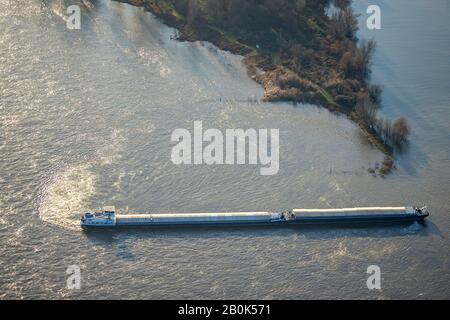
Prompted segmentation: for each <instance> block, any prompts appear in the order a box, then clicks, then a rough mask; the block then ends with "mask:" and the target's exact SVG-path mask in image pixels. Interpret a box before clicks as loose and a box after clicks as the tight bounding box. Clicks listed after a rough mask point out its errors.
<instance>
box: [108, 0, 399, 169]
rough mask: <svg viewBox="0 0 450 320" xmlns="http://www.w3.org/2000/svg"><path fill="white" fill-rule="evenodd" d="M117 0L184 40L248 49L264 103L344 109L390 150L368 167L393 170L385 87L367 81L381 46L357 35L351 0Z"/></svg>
mask: <svg viewBox="0 0 450 320" xmlns="http://www.w3.org/2000/svg"><path fill="white" fill-rule="evenodd" d="M116 1H119V2H125V3H129V4H132V5H135V6H140V7H144V8H145V10H148V11H150V12H151V13H153V14H154V15H155V16H156V17H158V18H160V19H161V20H162V21H163V22H164V23H165V24H167V25H168V26H170V27H174V28H176V29H178V30H179V37H178V39H179V40H181V41H197V40H200V41H209V42H211V43H213V44H214V45H216V46H217V47H218V48H220V49H222V50H227V51H230V52H232V53H234V54H239V55H243V56H244V61H245V63H246V66H247V70H248V74H249V76H250V77H251V78H252V79H254V80H255V81H257V82H258V83H260V84H261V85H262V86H263V88H264V97H263V100H264V101H292V102H300V103H311V104H315V105H320V106H323V107H325V108H327V109H328V110H330V111H332V112H338V113H342V114H345V115H346V116H348V117H349V118H350V119H351V120H352V121H354V122H355V123H357V124H358V126H359V127H360V128H361V130H362V131H363V134H364V135H365V136H366V137H367V139H368V141H369V142H370V143H371V144H372V145H373V146H374V147H376V148H378V149H379V150H380V151H382V152H383V153H384V155H385V160H384V162H383V165H382V166H381V167H380V168H373V169H369V172H370V173H372V174H378V175H382V176H384V175H386V174H388V173H390V172H391V171H392V169H394V168H395V166H394V158H393V151H394V143H391V142H390V141H389V139H388V137H387V135H386V134H383V133H382V132H381V126H377V123H378V122H383V121H379V119H377V117H376V111H377V109H378V108H379V100H380V98H379V96H380V94H381V89H380V87H379V86H373V85H370V84H369V83H368V81H367V79H368V78H369V76H370V59H371V56H372V54H373V52H374V50H375V44H374V43H372V42H370V41H369V42H366V41H359V40H358V39H357V38H356V36H355V34H356V31H357V29H358V27H357V21H356V16H355V15H354V14H353V11H352V10H351V7H350V1H334V2H333V4H334V5H336V6H338V7H334V8H335V10H334V11H335V12H334V13H333V14H328V15H327V14H326V9H327V8H328V6H329V5H330V1H329V0H318V1H311V2H307V1H297V2H291V1H270V0H266V1H263V3H259V2H254V1H246V2H242V1H237V0H236V1H233V0H232V1H220V0H218V1H208V0H190V1H181V0H159V1H155V0H116ZM258 70H262V71H263V72H261V73H259V72H258ZM367 106H370V110H367ZM386 131H387V132H391V131H392V130H391V128H388V130H386Z"/></svg>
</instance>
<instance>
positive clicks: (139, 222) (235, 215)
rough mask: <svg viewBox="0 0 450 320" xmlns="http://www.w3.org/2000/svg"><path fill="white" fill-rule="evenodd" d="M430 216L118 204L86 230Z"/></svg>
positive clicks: (423, 213) (92, 218)
mask: <svg viewBox="0 0 450 320" xmlns="http://www.w3.org/2000/svg"><path fill="white" fill-rule="evenodd" d="M428 216H429V212H428V209H427V207H362V208H342V209H292V210H288V211H283V212H268V211H262V212H221V213H152V214H116V210H115V208H114V207H104V208H103V210H102V211H98V212H94V213H90V212H87V213H85V214H84V215H83V216H82V217H81V222H80V224H81V227H82V228H83V229H91V228H92V229H96V228H97V229H100V228H120V227H140V226H146V227H149V226H154V227H158V226H176V225H291V224H308V223H322V224H323V223H354V222H366V223H369V222H410V221H422V220H424V219H425V218H426V217H428Z"/></svg>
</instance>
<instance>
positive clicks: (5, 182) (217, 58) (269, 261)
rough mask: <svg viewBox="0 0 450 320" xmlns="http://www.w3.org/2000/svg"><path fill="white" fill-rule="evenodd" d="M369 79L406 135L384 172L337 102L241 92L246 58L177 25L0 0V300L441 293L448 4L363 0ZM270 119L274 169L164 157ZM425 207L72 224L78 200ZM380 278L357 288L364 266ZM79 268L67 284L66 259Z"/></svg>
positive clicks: (126, 204)
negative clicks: (70, 13)
mask: <svg viewBox="0 0 450 320" xmlns="http://www.w3.org/2000/svg"><path fill="white" fill-rule="evenodd" d="M374 2H376V3H378V4H379V5H380V6H381V8H382V10H383V11H382V13H383V16H382V18H383V20H382V23H383V25H382V26H383V29H382V30H378V31H368V30H366V29H365V28H364V26H365V17H366V16H367V15H366V14H365V9H366V8H367V6H368V2H367V1H365V0H364V1H358V3H357V4H355V9H356V11H358V12H361V13H363V15H362V16H361V24H362V25H361V26H362V29H361V32H360V35H361V36H364V37H375V38H376V40H377V41H378V45H379V46H378V51H377V53H376V56H375V59H374V66H373V81H374V82H376V83H381V84H383V85H384V88H385V91H384V94H383V104H384V106H385V107H384V109H383V110H382V114H383V115H384V116H386V117H389V118H395V117H398V116H400V115H405V116H406V117H407V118H408V119H409V120H410V122H411V124H412V127H413V134H412V137H411V145H410V147H409V148H408V150H407V151H406V152H405V153H403V154H401V155H397V158H398V162H397V167H398V168H397V170H396V171H395V172H394V173H393V174H392V175H390V176H388V177H386V178H385V179H383V178H379V177H378V178H375V177H373V176H372V175H370V174H369V173H368V172H367V169H368V168H369V167H373V166H375V165H376V164H377V163H380V162H381V161H382V159H383V156H382V154H381V153H380V152H379V151H377V150H376V149H373V148H372V147H370V146H369V145H368V144H367V142H366V140H365V138H364V136H363V135H362V134H361V132H360V131H359V130H358V128H357V127H356V126H355V125H354V124H353V123H351V122H350V121H349V120H347V119H346V118H345V117H342V116H337V115H334V114H331V113H329V112H328V111H326V110H324V109H321V108H318V107H316V106H311V105H297V106H294V105H292V104H289V103H276V104H275V103H254V102H251V101H253V100H254V99H255V98H256V99H259V98H260V97H261V96H262V94H263V91H262V89H261V87H260V86H259V85H258V84H256V83H255V82H253V81H252V80H251V79H249V77H248V76H247V74H246V71H245V68H244V66H243V65H242V62H241V57H238V56H234V55H231V54H229V53H226V52H223V51H220V50H217V49H216V48H215V47H213V46H212V45H209V44H207V43H199V42H198V43H182V42H177V41H174V40H172V38H173V35H174V34H175V31H174V30H173V29H171V28H168V27H166V26H164V25H162V24H161V23H160V22H159V21H158V20H157V19H155V18H154V17H153V16H152V15H151V14H149V13H146V12H144V11H143V10H142V9H140V8H135V7H132V6H129V5H126V4H121V3H116V2H111V1H109V0H97V1H90V2H88V1H84V2H82V3H81V8H82V24H81V30H69V29H67V28H66V22H65V20H64V17H65V10H66V7H67V5H68V4H74V3H78V2H77V1H66V2H64V1H56V0H54V1H40V0H18V1H16V0H14V1H13V0H0V30H1V32H0V270H1V272H0V297H1V298H80V299H82V298H95V299H99V298H201V299H203V298H274V299H278V298H286V299H290V298H295V299H301V298H305V299H311V298H363V299H388V298H450V287H449V285H448V283H450V258H449V256H450V255H449V245H450V240H449V238H450V219H449V216H448V214H449V209H450V200H449V196H448V191H449V190H450V174H449V172H450V156H449V155H450V145H449V137H450V131H449V125H448V123H449V121H450V116H449V113H448V108H449V105H450V81H449V74H450V64H449V63H448V56H449V52H450V37H448V34H449V33H450V24H449V21H450V2H449V1H446V0H436V1H433V3H432V4H430V3H429V1H426V0H414V1H407V0H396V1H371V4H374ZM195 120H202V121H203V127H204V128H218V129H221V130H222V129H223V130H224V129H226V128H255V129H259V128H278V129H280V170H279V173H278V174H277V175H274V176H261V175H260V174H259V169H260V167H259V166H257V165H222V166H220V165H217V166H207V165H193V166H187V165H185V166H176V165H174V164H172V162H171V161H170V153H171V148H172V146H173V145H174V143H172V142H171V141H170V136H171V133H172V131H173V130H174V129H176V128H187V129H189V130H191V131H192V129H193V121H195ZM424 203H425V204H427V205H428V206H429V208H430V211H431V214H432V215H431V217H430V219H429V222H428V224H427V225H426V226H422V225H419V224H410V225H397V226H379V227H370V228H369V227H364V228H363V227H361V228H350V227H330V228H292V229H290V228H284V229H270V228H258V229H245V228H237V229H234V228H233V229H211V230H198V229H197V230H193V229H186V230H160V231H148V230H147V231H145V230H140V231H121V232H94V233H83V232H82V231H81V230H80V229H79V227H78V219H79V215H80V214H81V213H82V212H84V211H86V210H90V209H95V208H98V207H101V206H103V205H115V206H116V208H118V209H119V210H120V211H122V212H126V211H128V210H129V211H130V212H131V211H132V212H146V211H152V212H192V211H194V212H195V211H219V210H220V211H225V210H230V211H244V210H250V211H257V210H279V209H287V208H292V207H312V208H315V207H322V208H327V207H340V206H366V205H383V206H384V205H404V204H417V205H421V204H424ZM373 264H375V265H378V266H379V267H380V268H381V273H382V283H381V285H382V289H381V290H371V291H370V290H368V289H367V287H366V279H367V277H368V275H367V274H366V270H367V267H368V266H369V265H373ZM69 265H78V266H79V267H80V268H81V277H82V281H81V289H79V290H69V289H67V288H66V278H67V275H66V269H67V267H68V266H69Z"/></svg>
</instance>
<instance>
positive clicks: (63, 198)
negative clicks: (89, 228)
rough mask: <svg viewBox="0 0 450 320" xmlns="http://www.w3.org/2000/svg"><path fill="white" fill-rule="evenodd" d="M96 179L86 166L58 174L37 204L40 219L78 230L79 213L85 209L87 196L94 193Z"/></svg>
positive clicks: (86, 207) (86, 208)
mask: <svg viewBox="0 0 450 320" xmlns="http://www.w3.org/2000/svg"><path fill="white" fill-rule="evenodd" d="M95 178H96V177H95V175H94V174H93V173H92V172H91V171H90V170H89V165H80V166H76V167H72V168H69V169H68V170H65V171H62V172H60V173H58V174H57V175H56V177H55V178H54V179H52V180H53V183H51V184H50V185H49V186H47V189H46V194H45V197H44V201H43V202H42V203H41V205H40V206H39V216H40V217H41V219H42V220H43V221H45V222H48V223H51V224H54V225H57V226H60V227H63V228H65V229H71V230H79V229H80V227H79V223H80V215H81V214H82V213H83V212H85V211H88V209H89V208H88V199H89V198H90V197H91V196H92V195H93V194H94V193H95V180H96V179H95Z"/></svg>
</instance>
